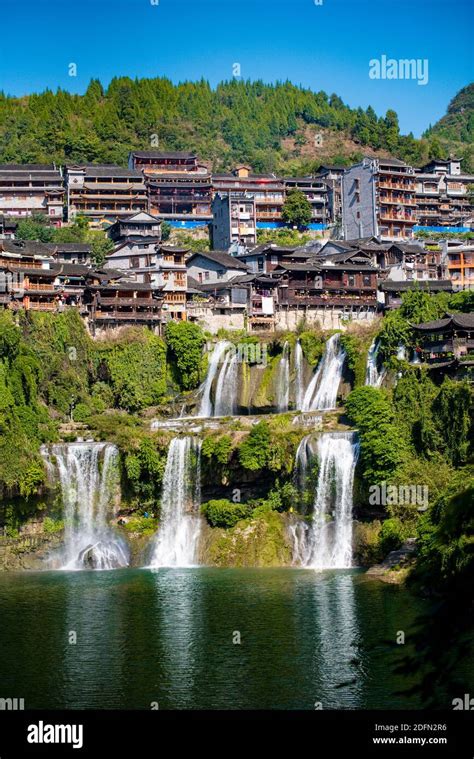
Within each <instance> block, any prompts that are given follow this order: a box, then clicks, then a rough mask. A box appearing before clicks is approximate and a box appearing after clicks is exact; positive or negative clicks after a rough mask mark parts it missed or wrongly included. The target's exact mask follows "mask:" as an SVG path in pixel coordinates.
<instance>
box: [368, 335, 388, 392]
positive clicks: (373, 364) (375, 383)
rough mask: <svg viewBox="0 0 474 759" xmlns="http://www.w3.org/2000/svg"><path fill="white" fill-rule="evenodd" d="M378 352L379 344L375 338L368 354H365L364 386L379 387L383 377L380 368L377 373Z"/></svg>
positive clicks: (383, 374) (383, 372)
mask: <svg viewBox="0 0 474 759" xmlns="http://www.w3.org/2000/svg"><path fill="white" fill-rule="evenodd" d="M379 350H380V343H379V341H378V340H377V339H376V338H375V339H374V340H373V341H372V344H371V346H370V348H369V352H368V354H367V369H366V372H365V384H366V385H371V386H372V387H380V386H381V384H382V382H383V379H384V377H385V371H384V369H383V368H382V369H381V370H380V371H379V369H378V365H377V360H378V354H379Z"/></svg>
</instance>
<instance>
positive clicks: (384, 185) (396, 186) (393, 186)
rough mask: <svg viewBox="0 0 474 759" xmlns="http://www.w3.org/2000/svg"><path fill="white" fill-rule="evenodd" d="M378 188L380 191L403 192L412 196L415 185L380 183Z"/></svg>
mask: <svg viewBox="0 0 474 759" xmlns="http://www.w3.org/2000/svg"><path fill="white" fill-rule="evenodd" d="M378 186H379V188H380V189H382V188H383V189H385V190H403V191H404V192H411V193H413V195H414V194H415V185H414V184H408V183H407V184H403V183H401V182H383V181H380V182H379V183H378Z"/></svg>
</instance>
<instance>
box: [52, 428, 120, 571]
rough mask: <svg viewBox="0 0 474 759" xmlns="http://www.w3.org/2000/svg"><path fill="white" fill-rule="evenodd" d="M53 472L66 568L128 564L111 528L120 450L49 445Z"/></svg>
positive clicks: (105, 445) (97, 445)
mask: <svg viewBox="0 0 474 759" xmlns="http://www.w3.org/2000/svg"><path fill="white" fill-rule="evenodd" d="M42 454H43V457H44V460H45V462H46V466H47V470H48V474H49V476H50V477H51V478H52V479H54V478H56V477H59V481H60V483H61V492H62V498H63V505H64V550H63V551H62V554H61V559H60V561H61V568H62V569H115V568H117V567H123V566H127V565H128V555H127V550H126V547H125V545H124V544H123V542H122V541H121V540H120V538H118V537H117V536H116V535H115V534H114V532H113V531H112V529H111V528H110V527H109V526H108V517H109V516H110V515H111V514H113V512H114V510H115V509H114V506H115V502H116V497H117V494H118V493H119V487H120V485H119V475H118V469H117V458H118V451H117V448H116V447H115V446H114V445H111V444H110V443H67V444H60V445H53V446H52V447H51V449H48V448H47V447H44V448H43V449H42Z"/></svg>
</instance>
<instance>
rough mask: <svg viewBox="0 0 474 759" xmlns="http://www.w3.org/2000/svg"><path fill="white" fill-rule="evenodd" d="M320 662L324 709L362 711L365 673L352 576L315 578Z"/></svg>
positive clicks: (316, 624)
mask: <svg viewBox="0 0 474 759" xmlns="http://www.w3.org/2000/svg"><path fill="white" fill-rule="evenodd" d="M314 597H315V605H314V611H315V612H317V615H316V618H315V628H316V631H317V637H318V645H317V662H316V666H317V669H318V671H319V681H320V685H321V693H322V694H324V695H321V700H322V701H323V703H322V706H323V708H324V709H342V708H346V709H347V708H349V709H357V708H361V690H362V677H363V673H362V672H361V670H360V659H359V642H360V640H359V637H360V636H359V629H358V624H357V614H356V607H355V599H354V583H353V578H352V576H351V575H350V574H335V573H334V574H331V575H329V576H328V577H325V578H323V579H322V581H321V578H320V579H319V581H318V576H317V575H316V576H315V586H314Z"/></svg>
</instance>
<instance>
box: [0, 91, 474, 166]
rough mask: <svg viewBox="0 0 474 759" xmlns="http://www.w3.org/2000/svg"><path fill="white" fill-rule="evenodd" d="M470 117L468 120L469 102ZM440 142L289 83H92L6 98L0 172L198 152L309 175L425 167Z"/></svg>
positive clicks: (2, 99) (0, 100)
mask: <svg viewBox="0 0 474 759" xmlns="http://www.w3.org/2000/svg"><path fill="white" fill-rule="evenodd" d="M467 89H469V88H467ZM463 92H465V90H463ZM471 92H472V90H471ZM461 94H462V93H460V95H459V96H458V97H460V96H461ZM468 100H470V101H472V98H470V99H469V98H468ZM453 102H454V101H453ZM466 107H467V108H468V110H469V111H470V114H471V120H472V102H468V103H467V106H466ZM464 115H465V113H464V112H463V116H464ZM447 118H448V117H447ZM466 118H467V116H466ZM440 124H441V122H440ZM471 124H472V121H471ZM437 132H439V128H438V127H433V129H432V130H431V131H430V134H429V135H428V136H427V138H425V139H423V140H415V139H414V137H413V136H412V135H401V134H400V131H399V125H398V118H397V114H396V113H395V111H392V110H389V111H387V113H386V114H385V115H383V116H378V115H377V114H376V113H375V111H374V110H373V109H372V108H371V107H369V108H367V109H366V110H363V109H362V108H358V109H351V108H349V107H348V106H347V105H345V104H344V103H343V102H342V100H341V99H340V98H339V97H338V96H337V95H327V94H326V93H325V92H312V91H311V90H308V89H302V88H300V87H297V86H295V85H293V84H291V83H290V82H284V83H278V84H275V85H268V84H264V83H263V82H260V81H256V82H244V81H238V80H231V81H229V82H223V83H221V84H219V85H218V86H217V87H216V88H215V89H212V88H211V87H210V85H209V84H208V83H207V82H206V81H203V80H201V81H199V82H184V83H181V84H178V85H174V84H172V82H170V81H169V80H168V79H163V78H156V79H137V80H132V79H129V78H128V77H120V78H115V79H113V80H112V82H111V83H110V85H109V87H108V88H107V90H104V88H103V87H102V85H101V83H100V82H99V81H98V80H92V81H91V83H90V84H89V87H88V88H87V91H86V92H85V94H84V95H71V94H70V93H68V92H65V91H63V90H58V91H57V92H56V93H53V92H51V91H48V90H47V91H45V92H44V93H41V94H33V95H29V96H27V97H23V98H13V97H9V96H8V95H5V94H3V93H0V162H2V163H13V162H19V163H45V162H50V161H55V162H57V163H64V162H76V161H77V162H83V161H88V162H97V163H119V164H125V163H126V160H127V155H128V152H129V150H131V149H147V148H148V149H150V147H157V146H158V147H159V149H161V150H193V151H196V152H197V153H198V155H199V156H200V157H201V159H203V160H204V161H206V162H207V163H208V164H209V166H210V167H211V168H212V169H213V170H215V171H216V170H222V169H229V168H230V167H232V166H234V165H235V164H236V163H237V162H242V161H245V162H246V163H250V164H251V166H252V167H253V169H254V171H257V172H264V171H277V172H281V173H287V174H291V173H295V172H300V171H301V172H305V173H306V172H309V171H312V170H314V169H315V168H316V167H317V166H318V165H319V164H320V163H322V162H338V163H350V162H351V161H354V160H359V159H360V158H361V157H362V155H363V154H372V155H385V156H387V155H391V156H394V157H398V158H402V159H405V160H407V161H409V162H410V163H412V164H414V165H420V164H422V163H423V162H424V161H426V160H428V159H429V158H432V157H445V155H446V153H447V152H449V150H450V137H449V135H448V134H447V133H446V132H445V133H444V134H443V135H441V134H440V135H439V136H438V135H437ZM466 134H467V132H466V130H463V131H462V134H461V133H459V134H457V133H456V134H455V135H454V137H455V138H456V139H455V140H454V143H455V148H456V152H457V153H459V152H461V154H462V155H466V154H467V153H468V151H469V147H468V145H463V144H462V141H464V140H465V135H466ZM468 136H469V135H468ZM441 138H442V139H441ZM460 146H461V148H462V149H460ZM466 168H468V169H471V168H474V167H472V166H471V165H466Z"/></svg>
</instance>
